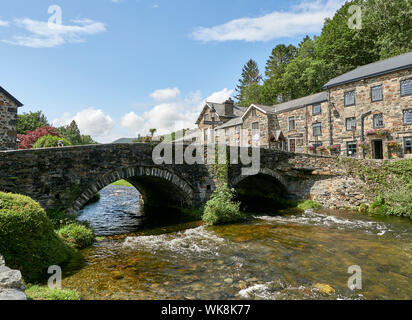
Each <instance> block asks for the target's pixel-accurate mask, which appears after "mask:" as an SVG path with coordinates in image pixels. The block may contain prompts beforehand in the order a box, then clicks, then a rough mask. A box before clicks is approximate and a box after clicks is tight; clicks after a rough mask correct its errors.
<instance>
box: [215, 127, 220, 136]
mask: <svg viewBox="0 0 412 320" xmlns="http://www.w3.org/2000/svg"><path fill="white" fill-rule="evenodd" d="M219 136H220V129H216V137H219Z"/></svg>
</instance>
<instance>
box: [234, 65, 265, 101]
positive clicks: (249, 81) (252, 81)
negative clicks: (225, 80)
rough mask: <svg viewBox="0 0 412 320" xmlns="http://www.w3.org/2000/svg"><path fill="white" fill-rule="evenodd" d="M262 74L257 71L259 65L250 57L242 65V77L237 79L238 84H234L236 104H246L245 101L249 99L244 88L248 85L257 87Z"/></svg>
mask: <svg viewBox="0 0 412 320" xmlns="http://www.w3.org/2000/svg"><path fill="white" fill-rule="evenodd" d="M261 80H262V76H261V75H260V72H259V67H258V65H257V63H256V61H255V60H253V59H250V60H249V61H248V62H247V63H246V64H245V65H244V67H243V70H242V77H241V78H240V79H239V84H238V85H237V86H236V92H237V94H236V96H235V98H236V99H237V100H238V104H239V105H241V106H247V101H248V100H250V97H248V92H245V90H246V89H247V88H248V87H249V86H254V87H257V86H259V85H260V82H261Z"/></svg>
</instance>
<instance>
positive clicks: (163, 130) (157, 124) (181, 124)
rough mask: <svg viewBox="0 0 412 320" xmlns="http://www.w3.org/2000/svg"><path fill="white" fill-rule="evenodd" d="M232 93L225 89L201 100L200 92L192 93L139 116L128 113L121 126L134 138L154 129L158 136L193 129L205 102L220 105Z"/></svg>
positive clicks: (159, 105)
mask: <svg viewBox="0 0 412 320" xmlns="http://www.w3.org/2000/svg"><path fill="white" fill-rule="evenodd" d="M232 93H233V90H228V89H226V88H225V89H223V90H221V91H217V92H214V93H213V94H211V95H210V96H209V97H207V98H206V99H202V98H201V96H200V92H194V93H192V94H191V95H189V96H188V97H186V98H185V99H183V100H181V101H175V102H167V103H160V104H158V105H155V106H154V107H153V108H152V109H150V110H149V111H147V112H145V113H143V115H141V116H140V115H138V114H136V113H135V112H129V113H128V114H126V115H124V117H123V118H122V120H121V126H122V127H124V128H127V129H129V130H130V131H132V132H133V134H134V135H135V136H137V135H138V134H141V135H147V134H149V130H150V129H151V128H156V129H157V133H156V134H158V135H163V134H169V133H171V132H173V131H177V130H181V129H184V128H185V129H186V128H193V127H195V122H196V119H197V117H198V116H199V112H200V111H201V109H202V108H203V106H204V104H205V102H206V101H211V102H218V103H221V102H223V101H225V100H227V99H228V98H229V97H230V95H231V94H232Z"/></svg>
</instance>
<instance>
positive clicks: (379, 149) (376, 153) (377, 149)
mask: <svg viewBox="0 0 412 320" xmlns="http://www.w3.org/2000/svg"><path fill="white" fill-rule="evenodd" d="M372 155H373V159H383V143H382V140H373V141H372Z"/></svg>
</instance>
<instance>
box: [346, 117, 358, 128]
mask: <svg viewBox="0 0 412 320" xmlns="http://www.w3.org/2000/svg"><path fill="white" fill-rule="evenodd" d="M353 129H356V118H355V117H352V118H346V131H352V130H353Z"/></svg>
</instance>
